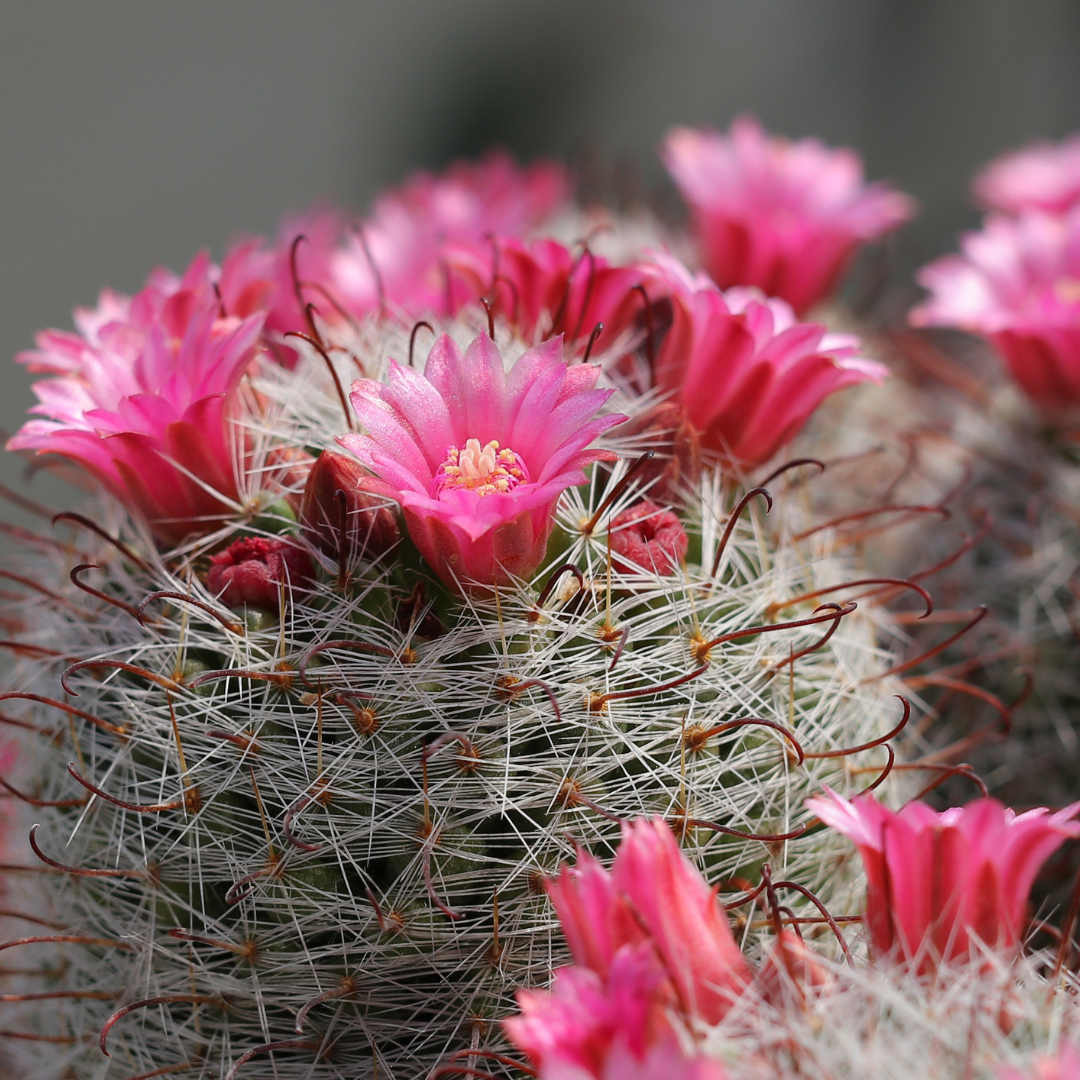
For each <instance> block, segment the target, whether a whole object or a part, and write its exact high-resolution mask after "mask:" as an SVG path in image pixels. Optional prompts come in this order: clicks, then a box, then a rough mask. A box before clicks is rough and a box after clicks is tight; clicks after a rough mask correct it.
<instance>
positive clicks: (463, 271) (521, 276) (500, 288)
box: [445, 236, 645, 355]
mask: <svg viewBox="0 0 1080 1080" xmlns="http://www.w3.org/2000/svg"><path fill="white" fill-rule="evenodd" d="M445 258H446V266H447V269H448V272H449V275H450V282H451V291H452V299H453V310H455V311H456V310H458V309H459V308H460V307H462V306H464V305H465V304H467V303H472V302H475V301H476V300H477V299H478V298H480V297H481V296H483V297H486V298H488V299H489V301H490V302H491V308H492V311H493V313H494V314H496V315H498V316H500V317H502V318H504V319H506V321H507V322H508V323H510V325H511V326H513V327H514V329H515V330H516V331H517V332H518V334H520V335H521V336H522V337H523V338H524V339H525V340H530V339H532V338H533V337H534V336H535V335H536V334H537V332H538V331H539V332H540V333H542V334H543V336H545V337H551V336H552V335H553V334H562V335H563V336H564V339H565V342H566V345H567V348H570V347H571V346H572V345H573V346H578V347H584V345H585V343H586V342H587V341H588V339H589V337H590V335H591V334H592V332H593V328H594V327H595V326H596V324H597V323H603V324H604V329H603V331H602V333H601V334H600V335H599V336H598V337H597V339H596V341H595V342H594V345H593V351H594V352H595V353H596V354H597V355H599V354H600V353H602V352H603V351H604V350H606V349H607V347H608V346H609V345H610V344H611V343H613V342H614V341H615V339H616V338H617V337H618V336H619V335H620V334H621V333H622V332H623V331H625V330H626V329H627V328H628V327H629V326H630V325H631V324H632V323H633V322H635V320H642V318H643V315H644V306H645V301H644V298H643V297H642V296H641V294H640V293H638V292H635V291H633V290H634V286H635V285H636V284H638V283H639V282H640V281H641V280H642V276H641V274H640V273H638V271H637V270H636V269H635V268H634V267H633V266H612V265H611V264H609V263H608V262H607V260H606V259H603V258H600V257H599V256H597V255H593V254H592V253H591V252H590V251H582V252H574V251H572V250H571V249H570V248H568V247H565V246H564V245H563V244H560V243H559V242H558V241H556V240H550V239H540V240H534V241H532V242H526V241H524V240H519V239H515V238H514V237H505V236H497V237H496V236H487V237H485V238H483V239H481V240H476V241H473V242H471V243H457V244H448V245H447V247H446V253H445Z"/></svg>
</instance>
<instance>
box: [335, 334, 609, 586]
mask: <svg viewBox="0 0 1080 1080" xmlns="http://www.w3.org/2000/svg"><path fill="white" fill-rule="evenodd" d="M598 377H599V369H597V368H595V367H591V366H589V365H587V364H576V365H574V366H573V367H568V366H567V365H566V364H565V363H564V362H563V357H562V340H561V338H554V339H552V340H550V341H545V342H543V343H542V344H540V345H537V346H536V347H535V348H533V349H530V350H529V351H528V352H527V353H525V354H524V355H523V356H522V357H521V358H520V359H519V360H518V361H517V363H516V364H515V365H514V366H513V368H512V369H511V370H510V371H509V372H507V371H505V370H504V364H503V358H502V356H501V355H500V353H499V350H498V349H497V348H496V347H495V345H494V343H493V342H492V340H491V338H489V337H488V336H487V335H486V334H481V335H480V336H479V337H478V338H476V340H475V341H473V343H472V344H471V345H470V346H469V348H468V349H467V350H466V352H465V355H464V356H462V354H461V352H460V351H459V350H458V347H457V346H456V345H455V344H454V342H453V341H451V340H450V338H449V337H446V336H444V337H442V338H440V339H439V340H438V341H437V342H436V343H435V346H434V348H433V349H432V350H431V355H430V356H429V357H428V361H427V366H426V368H425V369H424V374H423V375H421V374H420V373H419V372H417V371H415V370H413V369H412V368H403V367H401V366H400V365H399V364H397V363H395V362H393V361H391V364H390V377H389V381H388V382H387V383H379V382H375V381H373V380H371V379H360V380H358V381H357V382H355V383H354V384H353V393H352V402H353V407H354V408H355V409H356V414H357V416H359V417H360V421H361V423H362V424H363V425H364V427H365V428H366V430H367V434H366V435H340V436H338V442H340V443H341V444H342V446H344V447H346V448H347V449H349V450H351V451H352V452H353V453H354V454H356V456H357V457H358V458H359V459H360V460H361V461H362V462H363V463H364V464H365V465H366V466H367V467H368V468H370V469H371V470H372V472H374V473H375V474H376V476H378V477H379V478H380V479H381V481H382V484H381V486H375V485H372V490H379V491H380V492H381V493H382V494H385V495H388V496H389V497H390V498H393V499H396V500H397V501H398V502H399V503H401V506H402V509H403V510H404V513H405V521H406V524H407V526H408V529H409V535H410V536H411V537H412V540H413V542H414V543H415V544H416V546H417V547H418V548H419V549H420V553H421V554H422V555H423V556H424V558H425V559H426V560H427V561H428V563H429V565H430V566H431V567H432V568H433V569H434V570H435V571H436V572H437V573H438V574H439V576H440V577H441V578H442V579H443V580H444V581H445V582H447V584H449V585H451V586H452V587H457V588H460V587H462V586H464V585H466V584H467V583H468V582H477V583H479V584H480V585H481V586H489V585H492V584H503V583H506V582H508V581H510V579H511V577H522V578H523V577H527V576H528V575H529V574H531V573H532V572H533V571H534V570H535V569H536V568H537V567H538V566H539V565H540V563H541V562H542V561H543V559H544V554H545V551H546V547H547V541H548V536H549V535H550V533H551V529H552V526H553V524H554V514H555V506H556V503H557V502H558V500H559V496H560V495H561V494H562V492H563V491H565V490H566V488H568V487H571V486H572V485H575V484H582V483H584V482H585V473H584V472H583V470H584V468H585V466H586V465H588V464H590V463H591V462H594V461H598V460H611V459H612V457H613V455H612V454H610V453H608V452H606V451H603V450H589V449H587V447H588V445H589V443H591V442H592V441H593V440H594V439H595V438H597V436H599V435H601V434H603V432H605V431H607V430H608V428H610V427H612V426H613V425H615V424H618V423H620V422H621V421H622V420H624V419H625V417H622V416H618V415H606V416H597V415H596V412H597V410H599V409H600V407H601V406H602V405H603V404H604V402H605V401H607V399H608V398H609V397H610V396H611V394H612V391H611V390H596V389H594V387H595V386H596V380H597V378H598Z"/></svg>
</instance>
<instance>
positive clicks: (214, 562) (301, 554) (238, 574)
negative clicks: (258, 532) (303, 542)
mask: <svg viewBox="0 0 1080 1080" xmlns="http://www.w3.org/2000/svg"><path fill="white" fill-rule="evenodd" d="M314 576H315V568H314V567H313V566H312V564H311V557H310V556H309V555H308V553H307V552H306V551H304V550H303V549H302V548H299V547H297V546H296V545H295V544H291V543H289V542H288V541H287V540H276V539H273V538H270V537H262V536H250V537H244V538H243V539H241V540H236V541H234V542H233V543H231V544H230V545H229V546H228V547H227V548H226V549H225V550H224V551H222V552H220V553H219V554H217V555H212V556H211V557H210V572H209V574H208V575H207V580H206V584H207V586H208V588H209V589H210V591H211V592H212V593H214V594H215V595H216V596H217V597H218V599H220V600H221V601H222V603H225V604H228V605H229V607H234V608H239V607H244V606H247V607H254V608H262V609H264V610H266V611H272V612H277V611H278V609H279V607H280V606H281V595H280V588H281V587H282V586H284V588H285V589H286V591H288V590H290V589H294V588H296V587H297V586H304V585H307V584H308V583H309V582H310V581H311V579H312V578H313V577H314Z"/></svg>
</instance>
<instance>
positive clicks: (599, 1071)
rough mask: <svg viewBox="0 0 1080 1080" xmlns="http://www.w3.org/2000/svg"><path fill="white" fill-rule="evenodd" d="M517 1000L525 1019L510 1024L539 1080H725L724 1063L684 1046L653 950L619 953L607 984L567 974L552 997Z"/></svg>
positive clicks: (559, 975) (526, 993) (582, 972)
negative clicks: (678, 1034) (704, 1056)
mask: <svg viewBox="0 0 1080 1080" xmlns="http://www.w3.org/2000/svg"><path fill="white" fill-rule="evenodd" d="M517 998H518V1004H519V1005H520V1006H521V1012H522V1015H521V1016H516V1017H512V1018H511V1019H509V1020H504V1021H503V1024H504V1026H505V1028H506V1031H507V1034H508V1035H509V1036H510V1038H511V1040H512V1041H513V1042H514V1043H515V1044H516V1045H517V1046H518V1047H519V1048H520V1049H522V1050H524V1051H525V1052H526V1053H527V1054H528V1055H529V1056H530V1057H531V1058H532V1060H533V1061H534V1062H536V1064H537V1066H538V1067H539V1077H540V1080H723V1076H724V1073H723V1070H722V1069H721V1067H720V1066H719V1064H718V1063H716V1062H714V1061H710V1060H709V1059H708V1058H702V1057H693V1056H690V1055H688V1054H687V1053H686V1052H685V1051H684V1050H683V1049H682V1048H681V1046H680V1044H679V1040H678V1037H677V1034H676V1028H675V1027H674V1025H673V1022H672V1017H673V1015H674V1002H673V1000H672V995H671V987H670V984H669V983H668V982H667V979H666V978H665V975H664V971H663V968H662V967H661V966H660V964H659V963H658V962H657V959H656V955H655V953H654V952H653V951H652V950H651V949H650V948H649V946H648V945H638V946H632V945H627V946H624V947H623V948H622V949H620V950H619V952H618V954H617V955H616V956H615V957H614V959H613V962H612V965H611V970H610V974H609V976H608V977H607V978H606V979H605V978H603V977H601V976H600V975H598V974H597V973H596V972H595V971H590V970H589V969H587V968H582V967H566V968H561V969H560V970H559V971H557V972H556V973H555V981H554V983H553V984H552V988H551V991H550V992H549V993H543V992H537V991H530V990H521V991H519V992H518V995H517Z"/></svg>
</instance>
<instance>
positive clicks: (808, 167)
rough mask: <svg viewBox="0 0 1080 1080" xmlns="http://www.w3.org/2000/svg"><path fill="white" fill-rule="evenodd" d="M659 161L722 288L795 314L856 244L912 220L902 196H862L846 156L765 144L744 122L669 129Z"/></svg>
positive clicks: (876, 191) (772, 141)
mask: <svg viewBox="0 0 1080 1080" xmlns="http://www.w3.org/2000/svg"><path fill="white" fill-rule="evenodd" d="M661 156H662V157H663V160H664V164H665V165H666V166H667V170H668V172H670V173H671V176H672V178H673V179H674V181H675V183H676V185H677V186H678V188H679V191H680V192H681V193H682V196H683V198H684V199H686V201H687V202H688V203H689V204H690V208H691V210H692V211H693V214H694V222H695V225H696V227H697V231H698V235H699V237H700V241H701V245H702V249H703V252H704V258H705V266H706V268H707V269H708V271H709V273H710V274H711V275H712V277H713V278H714V279H715V281H716V282H717V283H718V284H719V285H720V286H721V288H725V289H726V288H729V287H731V286H733V285H753V286H755V287H757V288H759V289H761V290H762V291H764V292H765V293H767V294H768V295H769V296H779V297H782V298H783V299H784V300H786V301H787V302H788V303H789V304H791V306H792V307H793V308H794V309H795V311H796V312H797V313H799V314H802V313H804V312H805V311H806V310H807V309H808V308H809V307H811V306H812V305H813V304H815V303H816V302H817V301H818V300H821V299H823V298H824V297H826V296H827V295H828V294H829V293H830V292H831V290H832V288H833V286H834V285H835V284H836V282H837V281H838V280H839V278H840V277H841V275H842V274H843V273H844V271H845V270H846V269H847V267H848V264H849V263H850V261H851V259H852V256H853V255H854V254H855V252H856V250H857V249H858V248H859V246H860V245H861V244H863V243H864V242H865V241H867V240H874V239H876V238H877V237H879V236H883V235H884V234H885V233H888V232H891V231H892V230H893V229H895V228H896V227H897V226H898V225H900V224H902V223H903V222H904V221H907V220H908V218H910V217H911V216H912V215H913V213H914V212H915V204H914V202H913V201H912V199H910V198H909V197H908V196H907V195H903V194H901V193H900V192H898V191H895V190H893V189H892V188H891V187H889V186H888V185H886V184H872V185H869V186H867V185H866V184H865V183H864V181H863V167H862V161H861V160H860V158H859V156H858V154H856V153H855V152H854V151H852V150H830V149H829V148H828V147H827V146H825V145H824V144H823V143H821V142H819V141H818V140H817V139H800V140H798V141H796V142H790V141H788V140H787V139H779V138H770V137H769V136H768V135H766V134H765V132H764V131H763V130H762V128H761V125H760V124H758V122H757V120H755V119H753V118H752V117H747V116H743V117H739V118H738V119H736V120H735V121H734V122H733V123H732V125H731V128H730V130H729V132H728V134H727V135H721V134H719V133H718V132H715V131H696V130H694V129H692V128H675V129H674V130H673V131H672V132H670V133H669V134H668V137H667V139H666V140H665V142H664V144H663V146H662V147H661Z"/></svg>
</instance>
